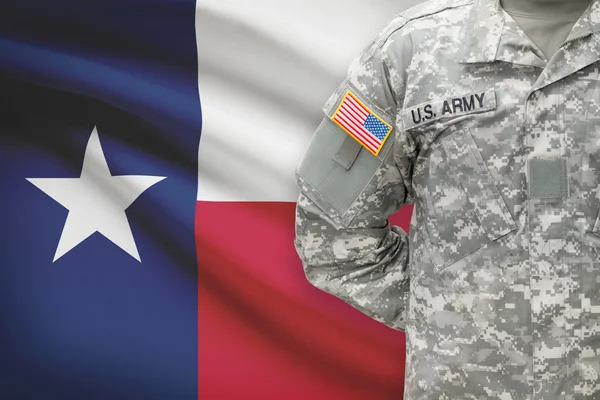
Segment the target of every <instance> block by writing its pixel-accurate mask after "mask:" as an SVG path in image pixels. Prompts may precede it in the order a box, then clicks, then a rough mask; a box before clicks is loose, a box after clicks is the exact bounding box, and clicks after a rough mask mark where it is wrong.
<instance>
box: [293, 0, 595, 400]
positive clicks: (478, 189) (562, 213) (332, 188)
mask: <svg viewBox="0 0 600 400" xmlns="http://www.w3.org/2000/svg"><path fill="white" fill-rule="evenodd" d="M599 71H600V0H594V1H593V2H592V3H591V4H590V6H589V7H588V9H587V10H586V11H585V13H584V14H583V15H582V17H581V18H580V19H579V21H578V22H577V23H576V24H575V26H574V27H573V29H572V31H571V33H570V36H569V37H568V39H567V40H566V41H565V43H564V44H563V45H562V46H561V47H560V49H559V50H558V51H557V52H556V53H555V54H554V55H553V56H552V58H551V59H549V60H548V59H546V58H545V56H544V55H543V53H542V52H541V51H539V49H538V48H537V47H536V46H535V45H534V44H533V43H532V42H531V41H530V40H529V39H528V38H527V36H526V35H525V34H524V33H523V32H522V30H521V29H520V28H519V27H518V26H517V25H516V23H515V22H514V20H512V18H510V17H509V16H508V15H507V14H506V13H505V12H504V11H503V10H502V9H501V8H500V5H499V2H498V1H497V0H466V1H460V0H454V1H451V0H434V1H429V2H427V3H424V4H422V5H419V6H417V7H414V8H412V9H410V10H408V11H406V12H404V13H402V14H400V15H399V16H397V17H396V18H394V19H393V20H392V22H391V23H390V24H389V25H388V26H387V27H386V28H385V29H384V30H383V31H382V32H381V34H380V35H379V36H378V38H377V39H376V40H375V41H374V42H373V43H372V45H371V46H369V47H368V48H367V49H366V50H365V51H364V52H363V53H362V55H361V56H360V57H359V58H357V60H356V61H355V62H354V63H353V65H352V66H351V67H350V69H349V73H348V78H347V79H346V80H345V81H344V82H343V83H342V85H341V86H340V87H339V89H338V90H337V91H336V92H335V93H334V94H333V95H332V96H331V98H330V99H329V100H328V101H327V103H326V105H325V107H324V111H325V114H326V118H324V120H323V121H322V123H321V124H320V125H319V127H318V129H317V130H316V132H315V135H314V137H313V139H312V141H311V143H310V145H309V148H308V150H307V153H306V154H305V156H304V158H303V160H302V162H301V164H300V166H299V168H298V170H297V174H296V178H297V181H298V185H299V186H300V189H301V194H300V198H299V200H298V206H297V215H296V221H297V224H296V240H295V245H296V248H297V251H298V254H299V255H300V257H301V259H302V262H303V265H304V269H305V272H306V276H307V278H308V280H309V281H310V282H311V283H312V284H313V285H315V286H316V287H318V288H320V289H322V290H324V291H326V292H328V293H331V294H333V295H335V296H337V297H339V298H341V299H343V300H344V301H346V302H348V303H349V304H351V305H352V306H354V307H356V308H357V309H359V310H360V311H362V312H364V313H365V314H367V315H369V316H371V317H373V318H375V319H377V320H378V321H381V322H383V323H384V324H386V325H388V326H390V327H392V328H395V329H398V330H404V331H405V332H406V346H407V357H406V377H405V380H406V383H405V399H407V400H413V399H448V400H455V399H502V400H524V399H531V400H533V399H535V400H538V399H544V400H549V399H568V400H571V399H600V257H599V254H600V214H599V213H600V190H599V189H600V74H599ZM348 91H350V92H351V93H352V94H353V95H354V96H356V97H357V98H358V99H359V100H360V101H361V102H362V103H363V104H364V105H365V106H366V107H368V109H369V110H371V111H372V112H373V113H374V114H376V115H377V116H378V117H380V118H381V119H382V120H383V121H386V122H387V123H389V124H390V125H391V126H392V127H393V130H392V131H391V133H390V134H389V137H388V138H387V140H386V141H385V142H384V144H383V147H382V148H381V150H380V151H379V152H378V153H377V155H374V154H373V153H372V152H370V151H367V149H366V148H365V147H364V146H361V145H360V144H358V141H356V140H354V139H353V138H352V137H351V136H350V135H349V134H348V133H346V132H344V130H343V129H342V128H340V126H339V125H338V124H336V123H334V122H333V120H332V115H334V113H335V112H336V110H337V108H338V106H339V105H340V101H342V100H341V99H342V98H343V96H344V95H345V93H347V92H348ZM410 203H414V205H415V206H414V212H413V216H412V220H411V225H410V230H409V232H410V235H407V234H406V233H405V232H404V231H403V230H401V229H400V228H398V227H393V226H390V225H389V222H388V217H389V216H390V214H392V213H393V212H395V211H397V210H398V209H399V207H400V206H401V205H403V204H410Z"/></svg>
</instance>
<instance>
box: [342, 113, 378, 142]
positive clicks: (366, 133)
mask: <svg viewBox="0 0 600 400" xmlns="http://www.w3.org/2000/svg"><path fill="white" fill-rule="evenodd" d="M338 115H339V117H340V118H342V119H343V120H344V122H346V123H347V124H348V125H350V126H351V127H352V130H353V131H355V132H356V133H357V134H359V135H360V136H361V137H363V138H364V140H365V141H367V142H368V143H369V144H371V145H372V146H373V147H375V148H377V146H379V144H380V141H379V140H378V139H377V138H375V137H374V136H373V135H372V134H371V133H370V132H369V131H367V130H366V129H365V127H364V126H363V125H362V124H357V123H355V122H354V121H352V119H350V118H348V116H347V115H346V114H345V113H344V112H340V113H338Z"/></svg>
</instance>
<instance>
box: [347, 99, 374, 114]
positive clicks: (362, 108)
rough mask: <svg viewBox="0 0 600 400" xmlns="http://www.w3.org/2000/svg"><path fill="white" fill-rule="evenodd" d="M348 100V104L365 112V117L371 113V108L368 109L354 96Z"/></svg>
mask: <svg viewBox="0 0 600 400" xmlns="http://www.w3.org/2000/svg"><path fill="white" fill-rule="evenodd" d="M347 102H348V105H349V106H351V107H353V108H354V109H356V110H357V112H360V113H361V114H364V118H367V116H368V115H369V114H370V112H369V110H367V109H366V108H365V107H363V106H362V105H361V104H359V103H358V102H357V101H356V100H354V98H353V97H349V98H348V100H347Z"/></svg>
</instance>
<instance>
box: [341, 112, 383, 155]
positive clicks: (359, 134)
mask: <svg viewBox="0 0 600 400" xmlns="http://www.w3.org/2000/svg"><path fill="white" fill-rule="evenodd" d="M336 120H337V121H338V122H339V123H340V124H342V126H344V128H346V129H347V130H348V131H349V132H350V133H351V134H352V135H353V136H355V137H356V139H358V141H359V142H361V143H362V144H364V145H365V146H367V147H368V148H369V149H371V150H372V151H373V152H377V149H378V146H375V145H373V144H371V143H370V142H368V141H366V140H365V136H366V134H365V133H364V132H362V131H360V130H357V129H355V128H354V127H352V126H350V125H349V124H348V122H347V121H345V120H344V116H343V115H339V114H338V115H337V116H336Z"/></svg>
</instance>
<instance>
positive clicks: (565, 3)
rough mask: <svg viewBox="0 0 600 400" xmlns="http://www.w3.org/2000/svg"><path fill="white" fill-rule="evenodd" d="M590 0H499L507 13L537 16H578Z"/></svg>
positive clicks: (566, 17)
mask: <svg viewBox="0 0 600 400" xmlns="http://www.w3.org/2000/svg"><path fill="white" fill-rule="evenodd" d="M590 2H591V1H590V0H500V4H501V5H502V8H503V9H504V10H505V11H506V12H507V13H509V14H516V15H523V16H530V17H539V18H561V19H562V18H565V19H568V18H573V17H580V16H581V15H582V14H583V12H584V11H585V9H586V8H587V7H588V5H589V4H590Z"/></svg>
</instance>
